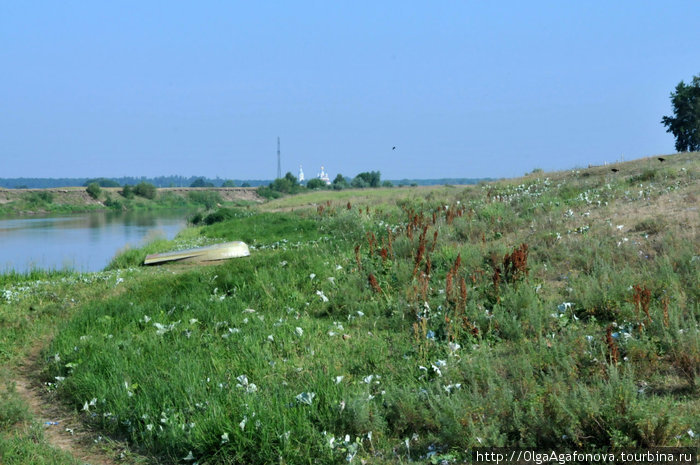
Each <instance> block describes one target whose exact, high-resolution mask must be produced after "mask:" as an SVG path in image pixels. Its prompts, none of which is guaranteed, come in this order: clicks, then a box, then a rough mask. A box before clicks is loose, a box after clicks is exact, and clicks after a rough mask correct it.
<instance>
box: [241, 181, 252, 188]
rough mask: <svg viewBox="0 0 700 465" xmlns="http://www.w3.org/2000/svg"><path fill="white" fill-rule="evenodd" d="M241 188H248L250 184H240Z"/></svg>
mask: <svg viewBox="0 0 700 465" xmlns="http://www.w3.org/2000/svg"><path fill="white" fill-rule="evenodd" d="M241 187H250V183H249V182H244V183H243V184H241Z"/></svg>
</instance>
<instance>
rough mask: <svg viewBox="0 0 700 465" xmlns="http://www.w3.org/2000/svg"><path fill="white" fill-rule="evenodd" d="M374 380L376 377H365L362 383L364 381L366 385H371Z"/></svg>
mask: <svg viewBox="0 0 700 465" xmlns="http://www.w3.org/2000/svg"><path fill="white" fill-rule="evenodd" d="M373 379H374V375H369V376H365V377H364V378H363V379H362V381H364V382H365V383H366V384H369V383H371V382H372V380H373Z"/></svg>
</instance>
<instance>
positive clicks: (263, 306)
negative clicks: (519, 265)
mask: <svg viewBox="0 0 700 465" xmlns="http://www.w3.org/2000/svg"><path fill="white" fill-rule="evenodd" d="M618 168H619V169H620V170H621V171H620V172H618V173H617V174H613V173H611V172H610V171H609V168H603V167H600V168H591V169H581V170H574V171H568V172H561V173H552V174H549V175H544V174H540V176H539V177H536V176H534V175H533V176H529V177H526V178H523V179H519V180H511V181H502V182H498V183H494V184H486V185H482V186H472V187H468V188H466V189H465V188H458V187H455V188H450V187H442V188H436V189H425V188H421V189H392V190H382V191H363V192H355V193H353V192H339V193H338V192H321V193H313V194H308V195H306V196H297V197H292V198H286V199H281V200H278V201H275V202H271V203H269V204H267V205H266V206H265V208H268V209H283V210H290V209H296V210H299V209H301V210H302V211H301V212H294V213H274V214H273V213H263V214H250V213H245V212H242V213H241V215H240V217H238V218H235V219H233V220H230V221H227V222H224V223H219V224H216V225H213V226H210V227H205V228H202V229H200V230H190V231H189V232H188V235H189V236H193V235H195V234H200V235H201V236H202V237H204V238H207V237H208V238H209V239H213V238H225V239H242V238H245V239H246V240H248V241H250V242H251V244H252V245H253V246H254V251H253V254H252V256H251V257H250V258H249V259H243V260H234V261H231V262H228V263H225V264H222V265H220V266H215V267H205V268H194V267H192V268H182V267H174V268H173V270H177V273H175V274H169V273H160V274H158V275H157V276H155V277H154V276H152V275H151V270H144V271H142V272H131V274H132V277H131V278H129V279H127V283H126V284H128V285H129V286H130V289H131V290H130V292H128V293H123V294H119V295H116V296H113V297H110V298H107V299H106V300H104V301H96V302H94V303H89V302H88V303H87V304H85V305H83V306H82V308H80V310H79V311H78V312H75V316H74V317H73V318H71V319H70V320H69V321H66V322H65V323H64V324H63V325H62V326H61V327H60V330H59V331H58V333H57V337H56V338H55V339H54V341H53V342H52V344H51V347H50V348H49V349H48V350H47V351H46V354H47V355H49V354H52V355H55V354H59V357H58V360H56V358H55V357H54V358H53V360H55V361H53V362H49V363H48V364H47V368H46V369H47V379H50V380H53V377H54V376H63V377H65V381H62V382H61V383H59V384H58V386H57V390H58V392H59V394H60V395H61V396H63V397H64V398H65V400H66V401H67V402H68V403H69V404H70V405H73V406H75V408H76V409H82V408H83V406H84V404H85V403H86V402H87V403H88V406H87V410H86V412H85V413H84V415H85V418H86V421H88V422H91V423H93V424H94V425H95V426H96V427H99V428H102V429H104V430H105V431H107V432H110V433H112V434H116V435H119V436H125V437H127V438H128V439H129V440H131V441H132V442H133V443H134V444H135V445H136V446H137V447H140V448H143V449H144V450H146V451H147V452H149V453H153V454H157V455H159V456H161V457H165V458H167V459H168V460H174V459H177V460H178V461H181V459H183V458H184V457H186V456H187V455H188V454H189V453H190V452H192V455H193V456H194V457H196V458H197V459H204V460H208V461H209V462H212V463H238V462H264V463H268V462H273V461H274V462H280V461H281V462H283V463H297V462H308V461H312V460H314V459H319V460H321V461H322V462H324V463H330V462H334V461H337V462H343V461H345V460H346V458H348V457H353V456H354V457H355V459H354V460H355V461H358V462H359V459H360V458H362V459H365V460H369V461H371V462H373V463H381V462H386V463H395V462H396V461H407V460H408V457H409V456H411V457H412V458H413V459H420V458H423V459H424V460H426V459H427V456H428V454H430V453H432V452H434V453H435V456H439V457H443V458H449V457H452V458H458V457H463V455H464V453H465V450H466V449H467V448H469V447H471V446H476V445H480V444H481V445H509V446H513V445H522V446H533V447H535V446H536V447H540V448H546V447H557V448H563V447H567V446H568V447H572V448H579V449H581V448H585V449H586V450H592V449H595V448H601V449H607V448H619V447H626V446H639V447H642V446H651V445H695V446H697V445H698V443H697V439H693V438H691V436H690V435H689V434H688V433H687V431H688V430H693V431H695V432H698V431H700V423H699V420H698V417H697V415H696V412H697V411H698V409H700V401H699V397H698V387H697V383H698V381H699V380H698V371H699V370H700V342H699V341H700V338H699V337H698V319H699V318H700V304H699V301H700V290H699V289H698V287H697V282H700V258H698V256H699V255H700V251H699V250H698V246H697V244H698V243H700V241H698V239H699V238H698V219H699V217H698V215H699V213H698V211H697V207H696V205H697V198H698V196H700V192H699V189H698V172H699V163H698V160H697V154H684V155H676V156H671V157H667V161H666V162H664V163H663V164H661V163H659V162H658V161H656V160H655V159H648V160H640V161H635V162H628V163H624V164H619V165H618ZM326 202H329V203H326ZM348 202H350V204H351V208H350V209H348V208H347V203H348ZM309 204H311V205H312V207H313V208H308V207H309ZM370 205H371V206H370ZM367 206H370V208H369V210H368V209H367ZM445 206H449V207H448V208H445ZM321 207H322V208H321ZM433 218H434V220H433ZM425 227H427V229H425V234H424V239H421V235H422V233H423V231H424V228H425ZM435 234H437V236H436V235H435ZM204 240H208V239H204ZM370 241H371V243H370ZM521 243H527V244H528V252H529V253H528V256H527V260H526V263H527V274H524V273H522V274H515V276H510V277H509V275H508V273H507V272H506V270H505V267H504V264H503V257H504V255H505V254H506V253H511V252H512V251H513V250H514V248H515V247H518V246H520V244H521ZM390 244H391V245H390ZM421 244H422V245H423V252H422V253H421V252H419V250H420V249H421ZM357 246H359V248H358V247H357ZM158 247H165V244H160V245H159V246H158ZM382 248H384V249H385V250H386V258H384V257H382V253H381V252H380V249H382ZM418 256H420V258H419V259H418V260H417V259H416V257H418ZM428 257H429V259H430V265H428V261H427V258H428ZM458 257H459V265H457V262H458V260H457V258H458ZM118 260H119V259H118ZM138 260H140V256H133V257H127V258H124V259H123V261H122V262H118V261H117V263H116V264H115V266H127V265H128V264H129V263H135V262H137V261H138ZM496 267H498V268H499V269H500V271H501V273H500V278H499V279H497V278H495V276H494V275H495V268H496ZM428 269H429V270H430V273H429V275H427V274H425V272H426V271H427V270H428ZM331 278H332V279H331ZM372 278H374V279H372ZM494 281H497V284H495V283H494ZM637 285H638V286H639V287H638V288H637V290H636V291H635V288H634V287H633V286H637ZM647 290H648V291H649V294H648V301H647V300H646V299H647V297H646V295H647V294H646V291H647ZM635 295H637V296H638V298H639V305H635ZM326 298H327V299H328V300H327V301H326V300H325V299H326ZM0 302H2V300H1V299H0ZM647 302H648V305H647ZM0 312H4V314H5V315H6V316H4V318H6V319H7V318H12V315H13V313H12V311H11V310H9V309H8V306H7V305H4V306H3V305H2V304H0ZM14 317H17V316H16V315H15V316H14ZM3 324H6V323H3ZM8 344H9V345H8V347H12V346H13V344H17V343H16V342H13V341H9V342H8ZM253 385H255V387H253ZM92 399H95V400H94V402H92V405H91V402H90V401H91V400H92ZM7 409H9V407H7ZM0 411H2V407H0ZM0 450H1V449H0ZM355 454H356V455H355ZM433 458H434V457H433Z"/></svg>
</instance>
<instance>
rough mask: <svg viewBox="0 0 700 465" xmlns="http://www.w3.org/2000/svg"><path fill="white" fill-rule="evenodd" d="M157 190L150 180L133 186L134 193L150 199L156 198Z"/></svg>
mask: <svg viewBox="0 0 700 465" xmlns="http://www.w3.org/2000/svg"><path fill="white" fill-rule="evenodd" d="M157 191H158V189H157V188H156V186H154V185H153V184H151V183H150V182H145V181H142V182H140V183H138V184H136V186H135V187H134V194H136V195H138V196H140V197H143V198H146V199H150V200H153V199H155V198H156V194H157Z"/></svg>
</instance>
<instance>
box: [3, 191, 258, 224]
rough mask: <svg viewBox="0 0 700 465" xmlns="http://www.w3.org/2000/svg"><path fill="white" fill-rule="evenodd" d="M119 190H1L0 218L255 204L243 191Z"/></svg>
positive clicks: (249, 192)
mask: <svg viewBox="0 0 700 465" xmlns="http://www.w3.org/2000/svg"><path fill="white" fill-rule="evenodd" d="M120 192H121V188H103V189H102V191H101V193H100V195H99V198H97V199H93V198H92V197H90V196H89V195H88V194H87V192H86V190H85V188H81V187H67V188H62V189H0V217H2V216H12V215H22V214H37V213H39V214H62V213H75V212H87V211H100V210H108V209H111V210H117V211H119V210H158V209H185V208H188V209H197V208H200V209H201V208H207V209H210V208H213V207H215V206H216V205H217V204H227V205H235V206H246V205H254V204H256V203H257V201H258V200H259V199H258V197H257V195H256V194H255V193H254V192H251V191H250V190H245V189H212V190H207V189H188V188H177V189H171V188H165V189H158V193H157V196H156V198H155V199H147V198H144V197H139V196H133V197H132V198H130V199H127V198H124V197H123V196H122V195H121V194H120Z"/></svg>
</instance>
